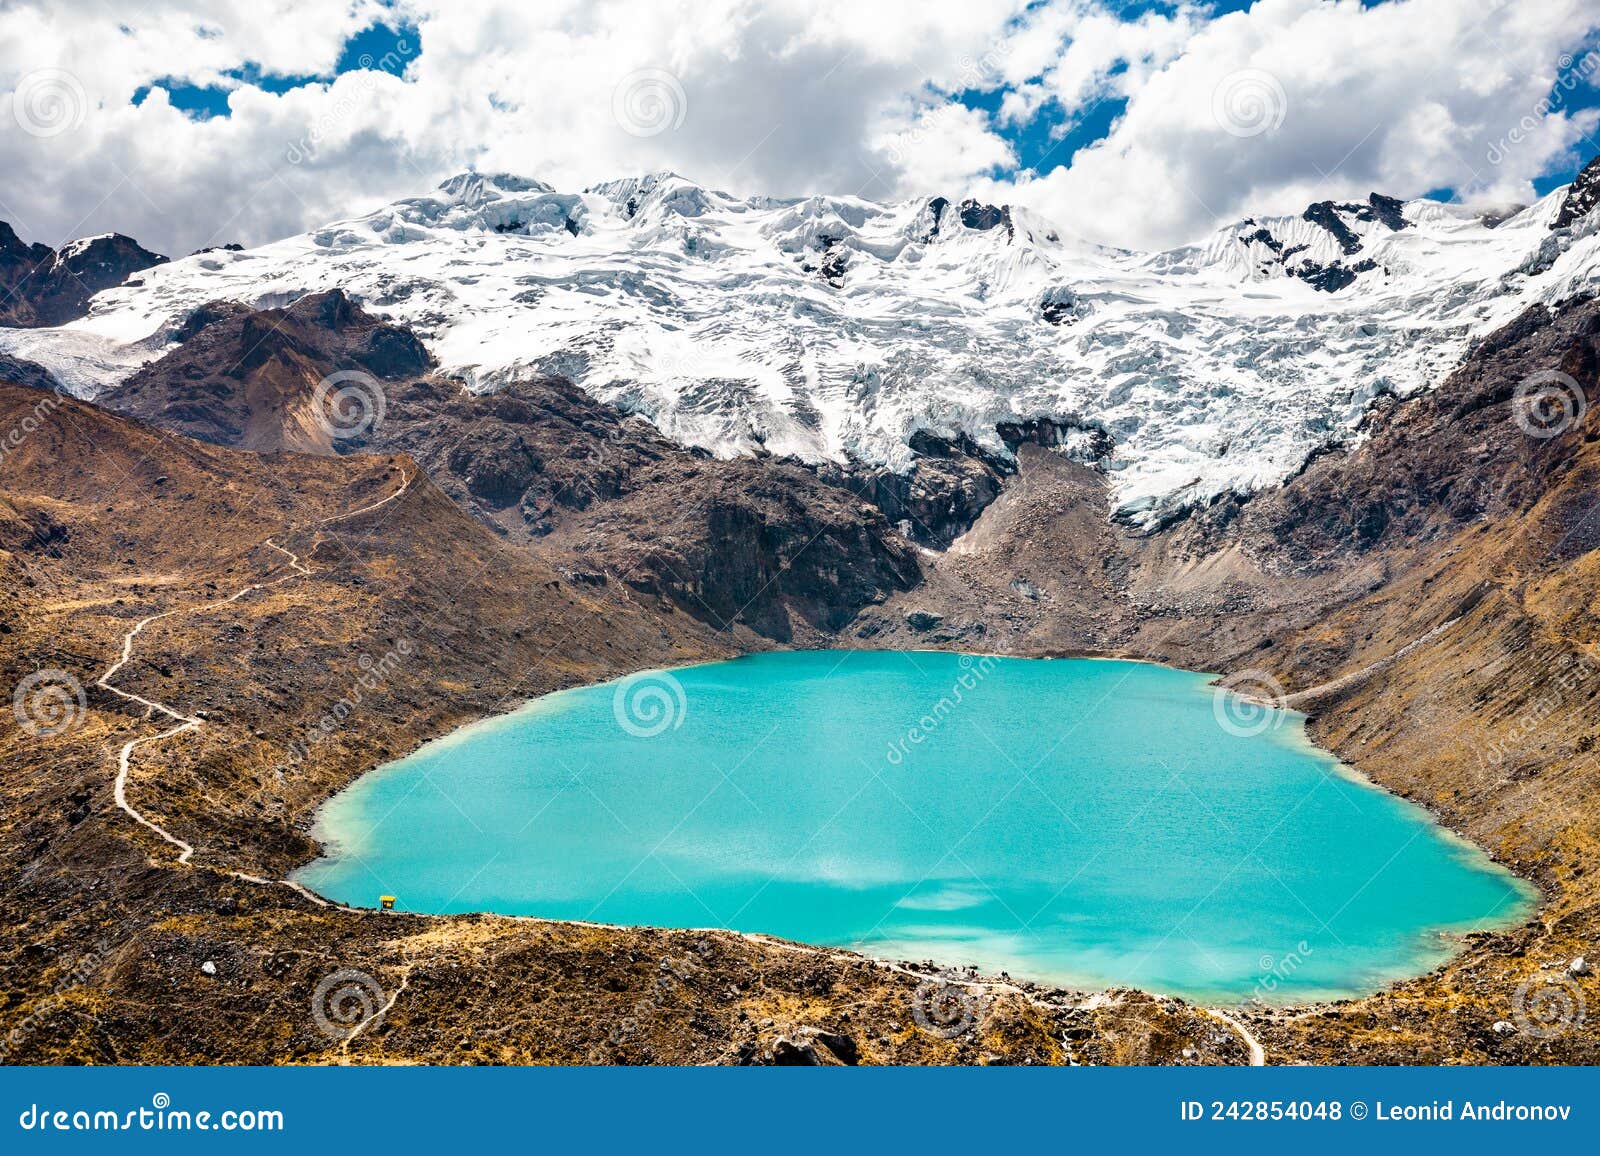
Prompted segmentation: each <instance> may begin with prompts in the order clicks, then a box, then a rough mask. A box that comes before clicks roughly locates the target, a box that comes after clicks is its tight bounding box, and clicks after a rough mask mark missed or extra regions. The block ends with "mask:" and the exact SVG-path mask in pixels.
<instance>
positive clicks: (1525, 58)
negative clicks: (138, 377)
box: [0, 0, 1596, 252]
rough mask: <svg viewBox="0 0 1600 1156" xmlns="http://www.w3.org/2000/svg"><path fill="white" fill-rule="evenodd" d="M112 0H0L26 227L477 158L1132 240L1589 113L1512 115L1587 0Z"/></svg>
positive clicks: (410, 172)
mask: <svg viewBox="0 0 1600 1156" xmlns="http://www.w3.org/2000/svg"><path fill="white" fill-rule="evenodd" d="M114 9H115V6H113V5H108V4H105V3H100V2H95V3H88V2H83V3H73V2H67V3H63V2H61V0H55V2H53V3H49V4H44V3H30V2H24V3H22V4H13V5H9V6H7V7H6V8H5V9H4V10H3V11H0V125H4V126H5V127H4V131H0V173H4V174H5V176H4V178H0V218H4V219H9V220H11V221H13V222H14V223H15V224H16V225H17V227H18V228H19V230H20V231H21V232H22V233H23V234H24V235H25V236H27V237H29V238H30V239H32V238H38V239H44V240H48V241H52V242H59V241H62V240H64V239H66V238H68V237H69V236H73V235H79V234H82V233H87V232H98V231H102V230H105V229H113V228H114V229H118V230H120V231H123V232H127V233H130V234H132V235H134V236H137V237H139V238H140V239H141V240H143V241H145V243H147V244H151V245H153V246H155V247H158V248H163V249H165V250H167V251H172V252H182V251H187V250H189V249H192V248H195V247H198V246H200V245H202V244H217V243H222V242H225V241H232V240H240V241H244V242H246V243H258V242H261V241H265V240H269V239H272V238H274V237H277V236H282V235H285V234H287V233H291V232H295V231H298V230H301V229H304V228H307V227H310V226H311V225H314V224H317V223H321V222H323V221H326V220H329V219H332V218H335V217H338V216H342V215H345V214H347V213H352V212H356V211H360V210H363V209H365V208H369V207H372V206H373V205H375V204H378V203H381V202H382V201H385V200H389V199H393V198H394V197H397V196H401V195H405V194H408V193H413V192H417V191H420V190H422V189H424V188H427V187H428V186H430V185H432V184H434V183H436V182H437V181H438V180H439V179H440V178H442V177H443V176H446V175H448V174H449V173H450V172H452V171H456V170H458V169H460V168H464V167H466V166H467V165H469V164H475V165H477V166H479V167H483V168H506V169H512V170H516V171H519V172H524V173H528V174H531V175H535V176H539V177H541V178H543V179H545V180H549V181H551V182H553V183H556V184H558V185H563V186H566V187H578V186H582V185H586V184H590V183H593V182H595V181H599V180H603V179H607V178H610V177H614V176H618V175H624V174H630V173H636V172H641V171H646V170H650V169H656V168H672V169H675V170H677V171H680V172H683V173H685V174H686V175H689V176H691V177H694V178H696V179H698V180H701V181H703V182H705V183H707V184H712V185H717V186H720V187H725V188H728V189H730V190H731V191H734V192H741V193H758V192H759V193H770V194H774V195H798V194H804V193H811V192H830V193H846V194H849V193H854V194H860V195H863V196H869V197H878V198H883V197H892V196H902V195H904V196H909V195H921V194H931V193H935V192H939V193H944V194H946V195H950V196H961V195H964V194H965V193H967V192H969V191H978V192H982V193H984V194H985V195H987V196H988V197H989V198H990V199H1001V200H1004V199H1013V198H1015V199H1020V200H1022V201H1023V202H1025V203H1028V204H1030V205H1032V206H1033V207H1036V208H1038V209H1040V210H1041V211H1043V212H1045V213H1047V214H1049V215H1051V216H1054V217H1056V218H1058V219H1059V220H1060V221H1061V222H1062V223H1063V224H1064V225H1067V226H1068V227H1070V228H1072V229H1074V230H1077V231H1080V232H1083V233H1086V234H1089V235H1091V236H1093V237H1095V238H1096V239H1100V240H1106V241H1111V242H1113V243H1120V244H1125V245H1150V244H1156V243H1171V242H1176V241H1181V240H1187V239H1191V238H1192V237H1194V236H1196V235H1197V234H1198V233H1200V232H1203V231H1204V230H1205V229H1206V228H1208V227H1210V226H1211V225H1212V224H1213V223H1214V221H1215V220H1216V219H1217V218H1219V217H1220V218H1229V217H1235V216H1239V215H1243V214H1244V213H1247V212H1270V211H1274V210H1295V209H1298V208H1300V207H1303V205H1304V204H1305V203H1306V201H1307V200H1309V199H1315V198H1321V197H1328V196H1335V197H1344V196H1350V195H1357V194H1364V193H1365V192H1366V191H1367V190H1368V189H1371V188H1379V189H1383V190H1386V191H1390V192H1394V193H1397V194H1399V195H1411V194H1416V193H1421V192H1423V191H1425V190H1427V189H1430V188H1434V187H1439V186H1452V187H1459V188H1463V189H1470V190H1473V191H1474V192H1482V193H1484V194H1486V195H1494V196H1500V197H1504V196H1523V197H1526V196H1527V195H1528V183H1529V181H1530V179H1531V178H1532V177H1534V176H1536V175H1538V174H1540V173H1541V172H1543V171H1545V170H1546V169H1547V168H1548V166H1549V165H1551V164H1552V163H1553V162H1555V161H1556V160H1557V159H1559V158H1560V157H1562V156H1563V155H1564V154H1566V153H1567V152H1568V151H1569V150H1572V149H1573V148H1574V147H1575V146H1579V147H1581V148H1582V149H1585V150H1586V149H1588V148H1589V147H1590V146H1588V145H1586V144H1583V142H1582V140H1581V133H1582V132H1583V131H1587V130H1590V129H1592V128H1593V124H1592V121H1593V119H1594V118H1593V115H1592V114H1585V115H1579V116H1574V115H1572V114H1571V113H1570V111H1569V110H1568V109H1566V108H1564V107H1563V108H1556V109H1554V110H1552V111H1551V112H1550V114H1549V115H1530V114H1534V113H1536V112H1537V105H1538V103H1539V101H1540V100H1541V99H1542V98H1544V97H1545V96H1546V94H1547V93H1548V92H1549V91H1550V89H1551V86H1552V85H1553V84H1555V83H1556V81H1557V79H1558V70H1557V58H1558V56H1559V55H1560V53H1561V52H1562V51H1569V52H1571V51H1575V50H1576V49H1577V48H1578V47H1579V46H1580V45H1581V43H1582V41H1583V37H1584V35H1585V33H1586V32H1587V31H1588V30H1589V29H1590V28H1591V27H1592V26H1593V25H1594V24H1595V23H1596V14H1595V13H1594V12H1593V11H1592V9H1593V5H1592V4H1586V3H1584V0H1540V2H1539V3H1537V4H1534V3H1523V4H1513V5H1509V6H1505V5H1503V6H1500V7H1498V8H1495V7H1492V6H1490V5H1472V4H1464V3H1460V2H1459V0H1389V2H1388V3H1385V4H1382V5H1379V6H1377V7H1374V8H1370V9H1368V8H1364V7H1362V6H1361V5H1360V4H1359V2H1358V0H1337V2H1335V0H1260V2H1258V3H1257V4H1256V5H1255V6H1254V8H1252V9H1251V10H1250V11H1249V12H1248V13H1239V14H1232V15H1228V16H1223V17H1220V18H1213V17H1212V16H1210V15H1209V13H1208V12H1207V10H1206V9H1205V7H1204V6H1203V5H1199V4H1193V3H1178V4H1173V5H1169V6H1164V7H1161V8H1157V9H1153V10H1151V11H1149V12H1146V13H1144V14H1143V15H1141V16H1140V17H1139V18H1138V19H1136V20H1133V21H1128V20H1124V19H1119V18H1117V17H1115V16H1114V15H1112V14H1111V12H1110V11H1109V10H1108V5H1106V4H1104V3H1102V2H1101V0H1047V2H1045V3H1041V4H1033V5H1029V4H1027V3H1026V2H1025V0H948V2H934V0H887V2H875V3H861V2H860V0H824V2H822V3H818V2H816V0H812V2H809V3H807V2H805V0H764V2H759V3H758V2H756V0H698V2H694V3H687V2H685V3H677V4H662V3H651V2H642V3H635V2H631V0H610V2H605V0H600V2H595V0H587V2H579V0H547V2H542V3H539V4H526V3H518V2H514V0H498V2H485V3H480V4H470V5H468V4H460V3H447V2H445V0H399V2H398V3H397V4H395V5H394V6H392V7H385V6H382V5H380V4H378V3H377V0H354V2H353V3H350V4H339V5H307V4H303V3H296V2H294V0H272V2H270V3H263V2H261V0H255V2H251V0H220V2H218V0H188V2H180V0H154V2H152V3H150V4H146V5H143V6H141V7H139V8H130V10H129V12H128V13H127V15H125V16H122V17H120V18H119V17H118V16H117V15H115V13H114ZM1586 9H1588V10H1589V11H1587V12H1586ZM396 16H399V17H401V18H403V19H404V20H405V21H407V22H408V23H414V24H416V25H418V26H420V41H421V46H422V50H421V52H420V54H415V53H412V54H411V55H409V56H408V57H407V58H406V59H405V60H404V62H403V63H404V65H405V73H404V79H401V78H397V77H394V76H387V75H380V74H377V73H371V72H362V73H349V74H346V75H344V76H341V77H339V78H338V79H337V80H336V81H333V82H331V83H327V82H320V83H315V84H310V85H307V86H304V87H301V88H297V89H294V90H291V91H289V92H287V93H283V94H281V95H277V94H273V93H270V92H264V91H261V90H260V89H258V88H256V87H254V86H251V85H248V84H240V83H239V82H238V81H236V80H234V79H232V78H230V77H228V76H227V73H228V72H229V71H230V70H233V69H237V68H239V67H240V66H241V65H243V64H245V63H246V62H247V61H249V62H253V63H254V64H256V65H257V66H259V67H260V68H261V69H262V70H263V71H265V72H267V73H271V74H277V75H324V76H325V75H327V74H328V73H329V72H330V71H331V70H332V68H333V66H334V63H335V61H336V60H337V59H338V56H339V53H340V50H341V47H342V46H343V44H344V43H345V42H346V41H347V40H348V38H349V37H350V36H351V35H352V34H353V33H354V32H356V31H358V30H360V29H361V28H363V27H366V26H368V25H370V24H371V23H373V22H374V21H375V20H376V19H379V18H380V17H386V18H389V19H393V18H395V17H396ZM412 47H413V48H414V46H412ZM41 68H52V69H60V70H64V71H65V72H66V73H67V74H69V75H70V76H71V77H72V78H73V79H74V81H75V83H76V85H77V89H76V90H74V89H72V88H71V87H68V88H66V89H63V90H61V92H59V93H57V95H58V96H60V95H62V94H64V96H65V99H66V100H67V101H68V103H69V104H70V103H72V102H74V101H76V102H77V103H78V105H79V107H78V108H76V110H75V111H76V115H75V116H74V117H72V118H71V126H70V127H68V128H67V129H65V130H64V131H60V132H56V133H54V134H33V133H28V132H22V131H15V130H13V129H12V127H11V126H12V125H13V124H14V123H15V121H14V119H13V111H14V105H15V104H16V103H17V100H18V96H16V95H12V94H11V90H13V89H15V88H16V87H17V86H18V84H19V83H22V84H24V85H25V87H26V81H27V78H29V77H35V78H37V75H38V70H39V69H41ZM1241 69H1254V70H1258V71H1261V72H1265V73H1267V74H1270V76H1271V77H1272V78H1273V80H1274V82H1275V83H1276V84H1277V85H1278V86H1279V87H1280V88H1281V91H1282V93H1283V104H1284V106H1283V110H1282V111H1283V119H1282V124H1281V125H1280V126H1279V127H1277V128H1276V129H1272V130H1270V131H1264V132H1261V133H1259V134H1256V135H1251V136H1243V135H1236V134H1234V133H1230V132H1229V131H1228V130H1227V127H1226V126H1225V125H1223V124H1220V123H1219V122H1218V118H1217V116H1216V115H1214V109H1213V103H1214V101H1213V97H1214V94H1215V93H1216V91H1217V88H1218V85H1219V83H1221V82H1222V81H1223V80H1224V79H1225V78H1226V77H1228V76H1230V75H1233V74H1235V73H1236V72H1238V70H1241ZM640 70H665V71H666V72H668V73H670V74H671V77H672V78H673V81H674V82H675V84H676V87H675V88H674V87H672V86H670V85H669V86H665V87H662V88H659V89H658V90H656V94H657V95H660V94H662V93H664V94H665V97H666V99H667V100H668V101H669V102H677V103H676V104H675V105H674V107H672V108H669V109H668V110H667V112H668V116H667V120H666V121H665V126H666V127H665V128H664V129H663V130H662V131H659V132H654V133H650V132H640V131H637V130H638V129H639V127H640V126H639V125H637V124H635V125H633V126H632V127H633V128H634V129H635V131H629V127H630V126H629V125H627V124H622V123H619V121H618V118H617V115H616V109H617V108H618V106H619V101H618V86H619V85H621V84H624V83H625V82H626V81H627V79H628V78H629V77H630V76H634V75H635V74H637V73H638V72H639V71H640ZM166 76H173V77H176V78H178V79H179V80H186V81H189V82H192V83H198V84H216V85H220V86H222V87H225V88H229V89H230V90H231V92H230V115H229V116H227V117H218V118H214V119H211V120H207V121H197V120H194V119H191V118H189V117H187V116H185V115H184V114H182V113H181V112H179V111H177V110H175V109H174V108H172V107H171V105H170V103H169V102H168V101H167V100H166V99H164V96H163V94H162V93H161V92H159V91H157V92H154V93H152V94H151V95H150V97H149V98H148V99H146V100H145V101H144V103H143V104H142V105H140V106H139V107H134V106H132V105H131V103H130V101H131V97H132V95H133V93H134V91H135V90H136V89H138V88H139V87H141V86H145V85H150V84H151V83H153V82H154V81H156V80H158V79H160V78H162V77H166ZM35 87H36V88H37V87H38V84H37V81H36V82H35ZM964 88H979V89H995V90H1000V91H1002V92H1004V93H1005V94H1006V95H1005V96H1004V99H1003V103H1002V104H1001V113H1000V116H999V118H998V119H999V121H1000V122H1001V123H998V124H997V123H994V122H993V121H991V119H990V117H989V116H988V115H987V114H985V113H983V112H979V111H974V110H972V109H969V108H965V107H962V106H960V105H958V104H955V103H953V102H952V101H951V99H950V94H951V93H953V92H956V91H959V90H961V89H964ZM680 92H681V97H680V96H679V95H678V93H680ZM34 95H37V93H35V94H34ZM46 95H49V94H48V93H46ZM1246 95H1248V94H1246ZM1108 97H1109V98H1112V99H1122V98H1126V99H1127V101H1128V103H1127V107H1126V110H1125V111H1124V113H1123V115H1122V116H1121V118H1120V119H1119V121H1118V122H1117V124H1116V125H1115V127H1114V129H1113V131H1112V133H1111V134H1110V136H1109V137H1108V138H1107V139H1106V140H1104V141H1102V142H1100V143H1099V144H1097V145H1095V146H1094V147H1091V148H1088V149H1085V150H1082V151H1080V152H1079V153H1078V154H1077V155H1076V157H1074V158H1072V164H1071V165H1070V167H1066V168H1061V169H1057V170H1055V171H1053V172H1052V173H1050V174H1049V175H1047V176H1045V177H1042V178H1032V177H1030V176H1028V175H1025V174H1017V173H1014V172H1013V171H1012V170H1013V168H1014V164H1015V154H1014V152H1013V149H1012V146H1011V145H1010V144H1009V143H1008V141H1007V139H1006V135H1005V134H1006V132H1007V131H1010V129H1012V128H1015V127H1016V126H1017V125H1018V124H1020V123H1023V122H1026V121H1027V120H1028V119H1029V118H1031V117H1032V116H1033V115H1035V114H1037V113H1038V112H1039V111H1040V110H1041V109H1044V108H1046V107H1049V108H1050V109H1051V110H1052V112H1053V114H1059V115H1060V116H1062V117H1064V118H1065V119H1067V120H1068V121H1071V120H1073V119H1074V118H1076V117H1078V116H1081V115H1083V113H1084V112H1085V110H1086V109H1088V108H1089V107H1090V106H1092V105H1093V103H1094V102H1096V101H1099V100H1101V99H1103V98H1108ZM680 114H681V119H680ZM1524 118H1529V119H1528V120H1527V123H1526V124H1524V123H1523V121H1524ZM645 127H647V128H648V127H650V126H645ZM1513 136H1514V137H1515V140H1514V141H1512V139H1511V138H1512V137H1513ZM1497 142H1500V143H1499V144H1498V145H1497ZM1497 148H1498V151H1499V154H1500V155H1499V156H1498V158H1497V163H1490V162H1489V160H1488V159H1487V158H1488V157H1489V156H1490V154H1491V152H1493V151H1495V150H1496V149H1497ZM1062 159H1066V158H1065V157H1063V158H1062ZM996 173H999V174H1000V175H999V176H998V177H996V175H995V174H996ZM1324 174H1326V175H1324Z"/></svg>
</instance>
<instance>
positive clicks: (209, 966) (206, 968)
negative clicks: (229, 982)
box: [200, 959, 217, 975]
mask: <svg viewBox="0 0 1600 1156" xmlns="http://www.w3.org/2000/svg"><path fill="white" fill-rule="evenodd" d="M200 970H201V971H203V972H205V973H206V974H207V975H216V974H217V965H216V964H214V963H212V962H211V961H210V960H209V959H208V960H206V961H205V962H204V963H202V964H201V965H200Z"/></svg>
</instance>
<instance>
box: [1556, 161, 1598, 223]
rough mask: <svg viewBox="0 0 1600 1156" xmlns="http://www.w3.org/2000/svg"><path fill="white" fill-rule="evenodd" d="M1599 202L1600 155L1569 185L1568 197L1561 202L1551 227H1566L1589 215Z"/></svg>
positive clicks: (1584, 167)
mask: <svg viewBox="0 0 1600 1156" xmlns="http://www.w3.org/2000/svg"><path fill="white" fill-rule="evenodd" d="M1597 204H1600V156H1597V157H1595V158H1594V159H1593V160H1592V161H1590V162H1589V163H1588V164H1586V165H1584V166H1583V171H1582V172H1580V173H1579V174H1578V175H1577V176H1576V177H1575V178H1574V179H1573V181H1572V184H1571V185H1569V186H1568V187H1567V196H1566V199H1565V200H1563V201H1562V202H1561V209H1560V211H1559V212H1557V213H1556V219H1555V220H1553V221H1551V222H1550V227H1551V228H1552V229H1564V228H1566V227H1567V226H1568V225H1571V224H1573V223H1574V222H1576V221H1579V220H1581V219H1582V218H1584V217H1586V216H1588V215H1589V213H1590V211H1591V210H1593V209H1594V207H1595V206H1596V205H1597Z"/></svg>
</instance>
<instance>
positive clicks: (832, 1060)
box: [745, 1027, 861, 1068]
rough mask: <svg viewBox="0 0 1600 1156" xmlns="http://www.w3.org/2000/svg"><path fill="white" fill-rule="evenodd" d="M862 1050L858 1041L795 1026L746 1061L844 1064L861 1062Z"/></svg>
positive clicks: (784, 1064) (786, 1064)
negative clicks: (857, 1043)
mask: <svg viewBox="0 0 1600 1156" xmlns="http://www.w3.org/2000/svg"><path fill="white" fill-rule="evenodd" d="M860 1058H861V1050H860V1048H859V1047H858V1046H857V1045H856V1042H855V1040H853V1039H851V1038H850V1037H849V1036H846V1035H841V1034H840V1033H838V1032H830V1031H826V1030H824V1029H822V1028H815V1027H799V1028H792V1029H790V1030H789V1031H788V1032H787V1033H785V1034H783V1035H780V1036H778V1038H777V1039H775V1040H773V1041H772V1045H771V1046H770V1047H769V1048H767V1049H766V1050H765V1051H764V1052H760V1053H756V1052H752V1053H751V1054H750V1055H749V1056H748V1058H747V1059H746V1061H745V1062H747V1063H767V1064H772V1065H775V1066H777V1067H780V1068H788V1067H806V1068H815V1067H841V1066H853V1065H855V1064H856V1063H857V1062H859V1060H860Z"/></svg>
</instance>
